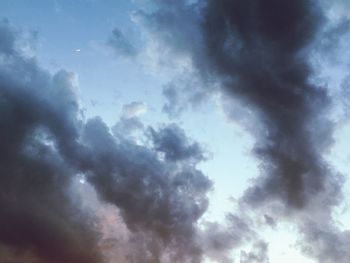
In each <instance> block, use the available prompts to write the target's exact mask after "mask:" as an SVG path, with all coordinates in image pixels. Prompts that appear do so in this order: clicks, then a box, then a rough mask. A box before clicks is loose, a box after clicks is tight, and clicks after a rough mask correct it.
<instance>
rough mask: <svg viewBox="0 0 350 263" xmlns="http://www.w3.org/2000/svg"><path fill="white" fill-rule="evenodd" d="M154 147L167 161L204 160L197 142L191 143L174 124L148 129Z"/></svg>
mask: <svg viewBox="0 0 350 263" xmlns="http://www.w3.org/2000/svg"><path fill="white" fill-rule="evenodd" d="M149 131H150V134H151V137H152V140H153V144H154V148H155V150H156V151H158V152H161V153H163V154H164V157H165V159H166V160H168V161H183V160H188V159H193V160H194V161H203V160H205V156H204V152H203V150H202V149H201V147H200V145H199V144H198V143H191V142H190V141H189V140H188V139H187V138H186V136H185V133H184V131H183V130H182V129H181V128H180V127H179V126H177V125H176V124H173V125H169V126H168V127H165V128H163V129H161V130H160V131H159V132H156V131H155V130H154V129H152V128H150V129H149Z"/></svg>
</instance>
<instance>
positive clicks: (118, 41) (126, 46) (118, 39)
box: [107, 28, 138, 57]
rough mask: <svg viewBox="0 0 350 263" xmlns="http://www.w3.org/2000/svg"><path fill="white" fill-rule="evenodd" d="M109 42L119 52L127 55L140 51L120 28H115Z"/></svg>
mask: <svg viewBox="0 0 350 263" xmlns="http://www.w3.org/2000/svg"><path fill="white" fill-rule="evenodd" d="M107 44H108V45H109V46H110V47H111V48H113V50H114V51H115V52H116V53H117V54H121V55H124V56H127V57H133V56H135V55H137V53H138V50H137V48H136V47H135V46H133V45H132V44H131V43H130V41H129V39H128V38H127V37H126V36H125V35H124V34H123V32H122V31H120V29H118V28H114V29H113V31H112V35H111V36H110V37H109V39H108V41H107Z"/></svg>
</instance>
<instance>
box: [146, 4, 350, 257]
mask: <svg viewBox="0 0 350 263" xmlns="http://www.w3.org/2000/svg"><path fill="white" fill-rule="evenodd" d="M154 2H155V3H157V7H158V9H156V11H154V12H153V13H149V14H147V15H144V16H143V18H144V19H145V22H144V25H146V26H148V28H149V29H148V30H149V31H150V32H151V33H152V34H154V35H155V36H156V37H157V39H158V41H159V42H160V43H163V44H164V45H167V46H168V48H169V49H171V50H172V52H173V57H174V58H177V57H178V56H179V55H182V56H185V57H186V58H187V59H188V60H189V61H190V62H189V64H190V65H191V66H192V67H193V68H192V71H191V72H192V73H193V74H194V77H195V78H196V77H200V78H201V80H202V82H203V83H205V84H204V85H199V86H196V87H190V89H191V88H193V90H196V89H198V87H199V88H202V89H204V91H203V93H202V94H211V92H212V90H214V91H217V87H218V86H219V87H221V90H220V93H221V96H222V98H223V108H224V110H225V111H226V112H227V113H228V116H229V117H231V118H232V120H233V121H235V120H236V119H235V116H236V115H237V114H235V113H234V112H233V111H234V110H235V109H236V108H237V102H239V103H240V104H241V105H242V106H243V107H244V108H245V109H246V111H247V112H248V113H247V116H248V117H249V118H250V119H249V120H248V126H247V128H249V131H250V132H252V134H253V135H254V136H255V138H256V143H255V147H254V150H253V154H254V155H255V156H257V157H258V158H259V162H260V164H259V171H260V175H259V176H258V177H257V178H256V179H255V180H254V183H253V184H252V185H251V186H250V187H249V188H248V189H247V190H246V191H245V193H244V195H243V197H242V198H241V200H240V202H241V203H242V204H244V206H245V205H247V207H245V208H246V209H247V208H248V207H250V209H253V211H256V212H258V211H259V212H261V213H265V212H266V213H267V214H269V215H271V216H273V217H270V216H269V217H268V218H266V217H265V219H268V220H269V219H272V218H274V221H275V219H277V218H278V219H283V220H288V221H290V222H293V223H296V224H297V225H298V227H299V229H300V233H301V236H302V237H304V239H303V240H304V241H305V244H309V245H311V247H312V249H311V248H310V250H312V251H313V252H312V253H309V255H312V256H314V257H316V258H318V259H320V258H322V259H324V258H327V257H328V258H329V262H336V261H337V259H339V258H341V259H343V260H345V259H346V256H342V257H340V256H339V255H338V256H336V255H335V254H338V253H331V251H332V249H330V247H331V243H330V242H328V241H327V239H328V237H332V239H335V240H337V242H339V244H342V245H339V246H340V247H343V246H344V247H345V246H346V245H347V244H348V241H347V240H346V238H342V236H344V235H346V233H343V232H341V231H339V229H337V227H336V226H334V224H333V219H332V209H333V208H334V207H335V206H336V205H337V204H338V203H339V201H340V200H341V198H342V194H341V185H342V182H343V178H342V175H340V174H338V173H337V172H336V171H334V170H333V169H332V168H331V167H330V166H329V165H328V163H327V162H326V161H325V160H324V156H323V155H324V153H325V152H326V151H327V150H328V149H329V148H330V147H331V145H332V132H333V127H334V124H333V123H332V122H331V121H330V120H329V119H328V118H327V114H328V112H329V110H330V105H331V104H332V98H331V97H330V95H329V93H328V90H327V89H326V88H325V87H322V86H318V85H316V84H315V82H314V81H313V80H314V70H315V68H313V67H312V66H311V65H310V60H311V57H310V54H315V52H314V51H315V50H314V49H315V48H316V46H317V45H315V44H314V41H320V39H321V40H322V41H323V42H322V43H323V44H321V46H322V47H321V48H318V50H317V52H318V54H317V56H322V54H321V53H322V52H326V53H327V54H326V55H329V52H330V51H329V49H330V48H332V43H331V42H332V41H333V40H336V39H337V37H338V36H339V35H341V34H343V33H344V31H345V30H346V25H347V23H348V22H347V21H345V20H344V21H341V22H340V23H339V24H338V25H336V26H335V28H334V29H332V28H331V29H330V31H329V32H328V33H327V32H325V31H321V30H320V28H321V27H322V26H323V25H325V23H327V20H326V16H325V15H324V14H323V10H322V9H321V8H320V6H319V5H318V4H319V3H317V1H304V0H302V1H277V0H268V1H266V0H264V1H263V0H261V1H260V0H259V1H239V0H237V1H236V0H208V1H177V2H176V3H174V2H172V1H165V2H164V3H163V2H162V3H159V2H158V1H154ZM171 10H178V12H176V14H174V13H172V11H171ZM187 12H191V13H192V14H193V16H192V17H191V18H189V17H188V16H187V15H186V14H187ZM179 17H181V18H179ZM184 24H185V25H186V26H185V28H186V29H185V30H182V31H177V30H176V28H182V25H184ZM192 29H194V30H195V31H196V34H191V35H187V33H186V32H188V31H189V30H192ZM198 32H200V34H198ZM174 38H175V39H176V40H173V39H174ZM169 39H171V40H169ZM184 39H186V41H184ZM322 49H323V50H324V51H322ZM173 57H171V56H170V58H169V59H170V60H171V59H173ZM316 69H317V68H316ZM213 83H216V85H214V84H213ZM208 89H209V91H208ZM179 92H181V87H177V86H174V85H172V86H170V88H169V87H168V88H166V89H165V95H166V97H167V99H168V100H169V102H171V103H172V104H174V103H177V100H179V99H178V98H179ZM183 99H186V98H184V97H182V98H181V100H183ZM187 99H188V97H187ZM233 101H234V102H235V103H233ZM230 102H232V103H231V104H232V106H230ZM183 103H184V102H183V101H181V102H180V104H179V105H180V106H179V107H180V109H182V108H184V106H183ZM166 107H167V108H169V106H168V105H166ZM173 108H174V107H172V108H170V109H173ZM250 116H254V117H253V118H251V117H250ZM252 120H254V121H252ZM243 124H244V125H245V124H247V121H246V120H245V122H244V123H243ZM311 215H313V216H311ZM269 221H271V220H269ZM310 222H312V223H310ZM312 224H315V225H317V224H322V225H323V229H324V231H325V233H324V234H316V233H319V231H318V230H317V229H315V228H313V227H311V226H312ZM257 244H259V245H257V246H256V249H257V250H259V249H260V252H259V251H258V253H256V252H254V253H251V254H250V253H249V252H246V253H245V254H242V261H244V260H245V261H247V260H248V261H254V260H255V261H258V262H259V260H267V259H266V258H265V252H264V250H265V247H264V246H263V245H262V244H263V243H257ZM322 244H323V245H322ZM327 246H329V247H327ZM339 254H342V253H339ZM326 255H327V257H326Z"/></svg>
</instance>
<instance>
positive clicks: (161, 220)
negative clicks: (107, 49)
mask: <svg viewBox="0 0 350 263" xmlns="http://www.w3.org/2000/svg"><path fill="white" fill-rule="evenodd" d="M0 28H1V30H0V40H1V41H2V43H6V44H1V45H0V56H1V62H0V63H2V67H0V108H1V111H0V137H1V140H0V149H1V150H0V204H1V206H0V207H1V209H0V253H1V254H0V257H1V258H6V260H10V262H16V263H17V262H22V261H23V260H24V261H26V262H29V261H30V260H32V259H33V260H34V262H35V261H37V262H40V263H48V262H50V263H51V262H52V263H56V262H76V263H80V262H84V263H89V262H94V263H97V262H106V261H105V258H104V251H103V247H101V246H100V241H101V240H100V229H98V228H97V227H96V224H95V223H96V216H97V215H94V214H91V213H89V212H88V211H87V210H86V209H84V208H83V207H81V206H80V203H79V202H78V201H77V200H78V199H77V193H76V192H75V190H74V189H75V188H74V187H72V185H73V183H74V182H75V181H76V180H77V179H79V178H80V177H83V178H85V180H87V183H88V184H90V185H91V186H92V187H93V188H94V189H95V190H96V192H97V196H98V198H99V199H100V200H101V201H102V202H104V203H108V204H110V205H114V206H116V207H117V208H118V209H119V211H120V214H121V218H122V219H123V220H124V221H125V224H126V226H127V227H128V228H129V230H130V231H131V232H133V233H135V235H137V236H138V237H140V239H139V240H138V242H136V243H135V244H137V245H135V246H139V247H140V250H139V251H144V252H145V253H144V255H143V257H141V256H140V255H137V253H135V254H131V255H129V257H128V258H126V259H125V260H126V262H200V261H201V259H202V250H201V248H200V246H199V245H198V244H197V242H196V236H197V232H198V231H199V230H198V227H197V224H198V220H199V219H200V218H201V216H202V215H203V213H204V212H205V211H206V208H207V204H208V200H207V193H208V191H209V190H210V189H211V187H212V184H211V181H210V180H209V179H208V178H207V177H206V176H205V175H204V174H203V173H202V172H201V171H200V170H198V169H197V168H196V164H197V162H198V161H199V159H201V157H200V154H201V152H200V151H199V146H198V145H197V144H196V143H189V140H188V139H187V137H186V136H185V134H184V132H183V131H182V130H180V129H179V128H177V127H174V126H169V127H167V128H165V129H164V131H165V132H164V131H162V130H155V129H153V130H152V131H153V135H154V138H159V139H158V141H157V143H158V142H160V141H162V140H163V139H164V140H166V139H167V138H168V137H169V136H170V137H171V136H173V137H171V138H170V137H169V138H170V139H175V140H176V142H178V143H179V146H180V148H176V149H175V151H174V153H175V154H176V155H171V154H170V155H169V156H170V157H171V158H177V157H180V156H181V155H184V158H182V161H181V162H173V161H172V160H168V159H167V158H166V159H165V160H163V159H161V158H159V152H158V151H157V150H155V149H153V148H152V147H147V146H143V145H137V144H135V143H133V142H131V141H130V140H126V139H124V138H122V137H117V136H114V135H113V134H112V133H111V131H110V129H109V128H108V127H107V126H106V124H105V123H104V122H103V121H102V120H101V119H99V118H95V119H91V120H88V121H84V117H83V116H82V113H81V109H80V105H79V101H78V98H77V95H76V93H75V87H74V81H73V80H74V79H73V78H74V76H73V75H72V74H71V73H69V72H67V71H64V70H62V71H59V72H58V73H57V74H55V75H53V76H52V75H51V74H49V73H48V72H46V71H45V70H43V69H42V68H40V67H39V66H38V64H37V62H36V61H35V59H33V58H26V57H25V56H23V54H22V53H21V52H20V51H19V50H17V48H16V39H17V38H18V36H17V33H16V31H15V30H14V29H13V28H12V27H11V26H10V25H9V24H8V23H7V22H2V23H1V24H0ZM5 65H6V66H5ZM19 76H20V77H19ZM168 135H169V136H168ZM145 136H146V135H145ZM160 145H161V146H160V149H159V150H161V151H171V149H170V148H171V147H173V145H171V144H160ZM164 147H165V148H164ZM176 147H178V146H177V145H176ZM169 153H170V152H169ZM192 155H193V156H192ZM192 159H196V160H197V161H196V162H192V161H189V160H192ZM133 251H136V250H133ZM18 253H22V254H23V255H25V256H24V258H25V259H24V258H23V257H20V256H17V255H18ZM140 253H141V252H140ZM166 258H168V259H166Z"/></svg>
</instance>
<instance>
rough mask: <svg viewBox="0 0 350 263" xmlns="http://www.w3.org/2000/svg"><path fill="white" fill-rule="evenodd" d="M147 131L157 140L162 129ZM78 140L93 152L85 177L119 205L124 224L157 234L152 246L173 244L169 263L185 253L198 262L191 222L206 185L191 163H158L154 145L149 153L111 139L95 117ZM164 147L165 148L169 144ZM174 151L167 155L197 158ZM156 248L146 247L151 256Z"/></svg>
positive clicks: (199, 212) (202, 206)
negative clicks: (171, 257) (172, 153)
mask: <svg viewBox="0 0 350 263" xmlns="http://www.w3.org/2000/svg"><path fill="white" fill-rule="evenodd" d="M165 129H167V131H168V132H169V133H170V134H175V135H177V132H179V131H178V130H177V129H175V128H174V127H171V126H170V127H168V128H165ZM173 129H174V130H173ZM153 135H154V137H156V138H160V137H161V136H163V131H162V130H161V131H159V132H157V131H155V130H153ZM181 135H182V136H183V134H181ZM176 139H178V141H177V142H178V143H179V144H180V145H181V146H184V145H185V143H186V142H187V138H186V137H180V138H176ZM83 140H84V143H85V144H86V145H87V147H89V148H90V149H91V150H93V155H94V156H93V160H92V161H91V165H92V166H91V169H89V171H90V173H87V178H88V180H89V181H90V182H91V183H92V185H94V186H95V187H96V189H97V192H98V193H99V194H100V196H101V198H102V199H103V200H105V201H107V202H110V203H113V204H115V205H116V206H117V207H119V208H120V209H121V213H122V216H123V218H124V219H125V222H126V224H127V225H128V226H129V228H130V229H132V230H133V231H136V232H138V231H141V232H146V233H147V232H148V231H149V232H150V233H151V235H155V236H156V237H158V239H155V240H154V242H155V243H157V246H156V247H160V248H162V247H163V245H165V246H164V247H166V245H171V246H173V249H174V251H173V254H174V258H173V259H172V260H173V262H174V261H175V262H177V261H179V262H183V261H182V260H184V259H186V258H187V257H188V256H194V258H197V259H196V261H195V262H199V261H198V260H199V259H200V250H199V248H198V247H196V246H195V240H194V238H195V236H196V225H195V224H196V222H197V220H198V219H199V218H200V217H201V216H202V214H203V213H204V211H205V210H206V208H207V199H206V193H207V191H208V190H209V189H210V188H211V182H210V181H209V180H208V178H207V177H206V176H204V175H203V174H202V173H201V172H200V171H199V170H197V169H196V168H195V166H194V165H193V164H192V163H191V162H184V163H174V162H172V160H173V159H171V160H170V161H168V160H167V158H165V160H164V161H161V160H160V159H159V158H158V153H157V151H158V149H156V151H154V150H152V149H149V148H146V147H143V146H139V145H135V144H132V143H130V142H129V141H125V140H119V141H118V142H115V140H114V138H113V137H112V135H111V134H110V133H109V130H108V128H107V126H106V125H105V124H104V123H103V122H102V121H101V120H100V119H93V120H90V121H89V122H88V123H87V125H86V128H85V132H84V137H83ZM182 140H183V141H182ZM166 146H167V147H168V148H167V149H168V150H170V148H171V147H172V146H173V145H166ZM176 147H177V146H176ZM184 147H185V146H184ZM160 150H164V149H163V148H162V149H160ZM175 150H177V148H176V149H175ZM175 153H176V154H178V155H176V156H173V155H172V157H174V158H175V157H179V156H180V154H184V155H186V156H185V157H186V158H189V159H191V157H193V158H196V157H197V151H194V152H193V155H194V156H190V155H188V154H187V153H183V152H177V151H175ZM185 243H186V245H184V244H185ZM160 248H158V249H159V250H160V251H162V249H160ZM158 249H157V250H158ZM157 250H154V251H151V252H152V254H153V255H157V253H161V252H160V251H158V252H157ZM192 250H194V251H196V250H198V251H197V252H193V251H192ZM177 257H180V258H179V259H175V258H177Z"/></svg>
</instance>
